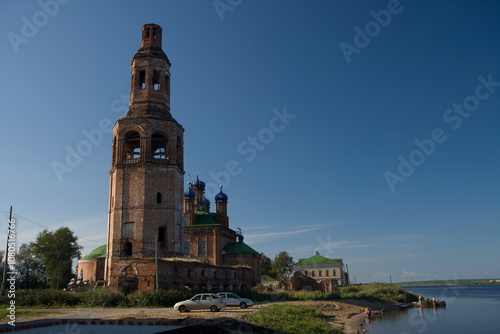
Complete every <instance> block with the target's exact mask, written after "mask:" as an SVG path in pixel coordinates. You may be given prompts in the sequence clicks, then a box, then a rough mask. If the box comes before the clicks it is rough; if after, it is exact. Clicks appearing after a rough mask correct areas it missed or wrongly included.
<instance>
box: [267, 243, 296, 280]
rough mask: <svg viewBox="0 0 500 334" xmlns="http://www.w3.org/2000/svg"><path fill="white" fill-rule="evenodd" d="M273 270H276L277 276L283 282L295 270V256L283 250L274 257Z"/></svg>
mask: <svg viewBox="0 0 500 334" xmlns="http://www.w3.org/2000/svg"><path fill="white" fill-rule="evenodd" d="M272 270H273V271H274V272H276V276H277V277H276V278H277V279H278V281H280V282H281V283H283V282H284V281H285V280H286V279H287V278H288V277H289V276H290V275H291V274H292V271H293V258H292V257H291V256H290V255H288V253H287V252H285V251H283V252H280V253H278V254H277V255H276V256H275V257H274V261H273V263H272Z"/></svg>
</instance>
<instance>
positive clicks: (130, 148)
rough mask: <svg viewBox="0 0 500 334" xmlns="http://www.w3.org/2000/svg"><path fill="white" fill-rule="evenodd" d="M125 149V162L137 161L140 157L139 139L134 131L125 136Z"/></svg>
mask: <svg viewBox="0 0 500 334" xmlns="http://www.w3.org/2000/svg"><path fill="white" fill-rule="evenodd" d="M125 145H126V147H127V160H128V159H139V158H140V157H141V137H140V136H139V133H137V132H136V131H130V132H128V133H127V134H126V135H125Z"/></svg>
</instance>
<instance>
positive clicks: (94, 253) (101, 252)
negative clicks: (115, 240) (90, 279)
mask: <svg viewBox="0 0 500 334" xmlns="http://www.w3.org/2000/svg"><path fill="white" fill-rule="evenodd" d="M103 255H106V245H102V246H99V247H97V248H96V249H94V250H93V251H92V252H90V254H89V255H85V256H84V257H82V258H81V259H82V260H91V259H95V258H96V257H99V256H103Z"/></svg>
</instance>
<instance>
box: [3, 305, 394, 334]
mask: <svg viewBox="0 0 500 334" xmlns="http://www.w3.org/2000/svg"><path fill="white" fill-rule="evenodd" d="M281 303H285V304H294V305H307V306H312V307H315V308H317V309H318V310H319V311H320V312H321V313H322V314H323V315H324V316H325V319H326V320H327V321H328V322H330V323H331V324H332V325H334V326H337V327H342V328H343V332H344V333H345V334H354V333H358V332H359V333H362V332H363V327H362V324H363V323H364V320H365V316H364V313H363V312H364V309H365V308H366V307H367V306H370V307H371V308H372V310H373V311H374V313H375V314H376V313H377V312H379V311H380V310H382V309H384V310H386V311H387V310H389V309H394V308H398V307H399V306H401V305H400V304H398V303H389V302H388V303H371V302H368V301H364V300H342V301H336V300H332V301H295V302H281ZM271 304H273V303H265V304H258V305H255V306H253V307H251V308H248V309H245V310H242V309H240V308H233V307H231V308H225V309H222V310H221V311H220V312H210V311H196V312H195V311H191V312H187V313H180V312H178V311H175V310H174V309H173V308H69V309H46V310H39V309H37V310H36V311H46V312H47V314H46V315H38V316H32V317H26V316H18V317H16V323H20V322H24V321H31V320H39V319H102V320H111V319H134V318H136V319H186V318H189V320H190V323H191V324H194V325H196V324H200V325H203V324H205V323H206V320H208V319H215V320H211V321H210V322H214V321H215V322H216V321H217V320H216V319H221V320H222V318H225V319H227V318H231V319H235V320H238V321H241V322H244V321H245V316H246V315H247V314H249V313H251V312H255V311H257V310H258V309H259V308H262V307H266V306H268V305H271ZM6 322H7V320H6V319H1V321H0V323H6ZM356 331H358V332H356Z"/></svg>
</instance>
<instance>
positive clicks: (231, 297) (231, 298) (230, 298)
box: [226, 293, 240, 306]
mask: <svg viewBox="0 0 500 334" xmlns="http://www.w3.org/2000/svg"><path fill="white" fill-rule="evenodd" d="M226 298H227V305H230V306H239V305H240V299H239V298H238V297H237V296H236V295H235V294H234V293H228V294H227V297H226Z"/></svg>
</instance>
